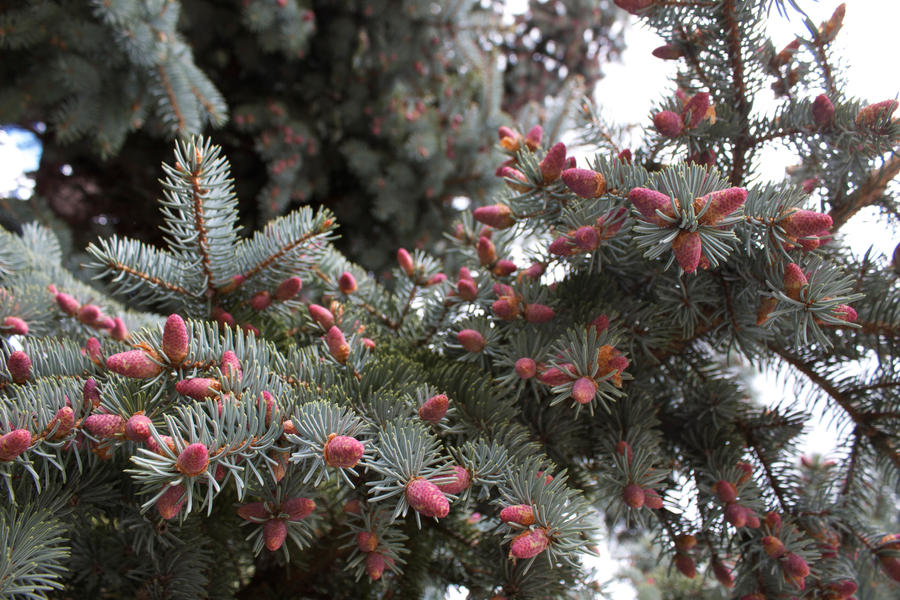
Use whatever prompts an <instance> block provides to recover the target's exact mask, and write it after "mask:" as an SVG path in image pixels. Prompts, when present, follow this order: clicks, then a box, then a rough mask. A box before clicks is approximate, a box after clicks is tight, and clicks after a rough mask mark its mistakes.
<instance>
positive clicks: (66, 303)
mask: <svg viewBox="0 0 900 600" xmlns="http://www.w3.org/2000/svg"><path fill="white" fill-rule="evenodd" d="M56 304H57V305H58V306H59V308H60V310H62V311H63V312H64V313H66V314H67V315H69V316H70V317H74V316H75V315H77V314H78V309H80V308H81V304H79V303H78V300H76V299H75V298H73V297H72V296H70V295H69V294H63V293H59V294H56Z"/></svg>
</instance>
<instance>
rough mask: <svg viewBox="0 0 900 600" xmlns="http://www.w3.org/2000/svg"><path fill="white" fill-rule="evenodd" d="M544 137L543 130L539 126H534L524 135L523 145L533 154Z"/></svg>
mask: <svg viewBox="0 0 900 600" xmlns="http://www.w3.org/2000/svg"><path fill="white" fill-rule="evenodd" d="M543 137H544V128H543V127H541V126H540V125H535V126H534V127H532V128H531V129H529V130H528V133H526V134H525V145H526V146H528V148H529V149H530V150H531V151H532V152H534V151H535V150H537V149H538V148H539V147H540V145H541V139H542V138H543Z"/></svg>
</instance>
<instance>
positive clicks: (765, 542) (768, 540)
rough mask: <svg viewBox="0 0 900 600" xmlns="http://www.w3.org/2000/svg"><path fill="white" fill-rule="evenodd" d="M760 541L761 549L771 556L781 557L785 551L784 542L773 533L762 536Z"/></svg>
mask: <svg viewBox="0 0 900 600" xmlns="http://www.w3.org/2000/svg"><path fill="white" fill-rule="evenodd" d="M760 541H761V542H762V546H763V550H765V551H766V554H768V555H769V556H770V557H772V558H781V557H782V556H784V554H785V553H786V552H787V549H786V548H785V547H784V542H782V541H781V540H780V539H778V538H777V537H775V536H774V535H767V536H764V537H763V538H762V540H760Z"/></svg>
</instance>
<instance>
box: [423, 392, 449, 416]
mask: <svg viewBox="0 0 900 600" xmlns="http://www.w3.org/2000/svg"><path fill="white" fill-rule="evenodd" d="M449 406H450V400H449V399H448V398H447V396H446V395H445V394H437V395H436V396H432V397H431V398H429V399H428V400H426V401H425V403H424V404H422V406H420V407H419V418H420V419H422V420H423V421H427V422H429V423H437V422H438V421H440V420H441V419H443V418H444V415H446V414H447V408H448V407H449Z"/></svg>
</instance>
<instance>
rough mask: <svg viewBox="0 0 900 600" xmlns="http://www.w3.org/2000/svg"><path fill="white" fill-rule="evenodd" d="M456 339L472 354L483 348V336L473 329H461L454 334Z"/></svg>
mask: <svg viewBox="0 0 900 600" xmlns="http://www.w3.org/2000/svg"><path fill="white" fill-rule="evenodd" d="M456 340H457V341H458V342H459V343H460V345H461V346H462V347H463V348H464V349H465V350H466V351H468V352H472V353H473V354H474V353H478V352H481V351H482V350H484V345H485V341H484V336H483V335H481V333H479V332H478V331H475V330H474V329H463V330H462V331H460V332H459V333H457V334H456Z"/></svg>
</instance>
